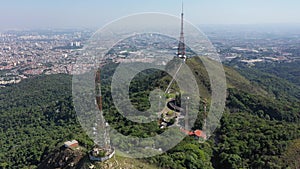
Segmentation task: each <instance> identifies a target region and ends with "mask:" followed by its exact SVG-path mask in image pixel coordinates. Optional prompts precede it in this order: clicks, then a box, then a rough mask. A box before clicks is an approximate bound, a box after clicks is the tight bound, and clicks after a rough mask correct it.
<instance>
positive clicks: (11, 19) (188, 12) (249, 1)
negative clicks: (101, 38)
mask: <svg viewBox="0 0 300 169" xmlns="http://www.w3.org/2000/svg"><path fill="white" fill-rule="evenodd" d="M180 10H181V0H1V2H0V29H2V30H3V29H14V28H19V29H23V28H76V27H80V28H82V27H99V26H102V25H103V24H105V23H107V22H109V21H111V20H114V19H117V18H119V17H122V16H126V15H129V14H133V13H139V12H163V13H169V14H172V15H177V16H179V15H180ZM184 10H185V19H187V20H189V21H190V22H192V23H193V24H196V25H197V24H262V23H300V1H299V0H184Z"/></svg>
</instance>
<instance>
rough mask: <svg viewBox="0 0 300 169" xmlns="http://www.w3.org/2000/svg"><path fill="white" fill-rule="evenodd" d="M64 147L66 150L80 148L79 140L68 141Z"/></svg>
mask: <svg viewBox="0 0 300 169" xmlns="http://www.w3.org/2000/svg"><path fill="white" fill-rule="evenodd" d="M64 146H65V147H66V148H76V147H78V146H79V144H78V141H77V140H72V141H66V142H64Z"/></svg>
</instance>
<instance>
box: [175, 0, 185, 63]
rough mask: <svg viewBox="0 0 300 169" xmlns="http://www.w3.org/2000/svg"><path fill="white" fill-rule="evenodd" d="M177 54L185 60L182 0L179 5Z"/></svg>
mask: <svg viewBox="0 0 300 169" xmlns="http://www.w3.org/2000/svg"><path fill="white" fill-rule="evenodd" d="M177 56H178V57H179V58H183V59H184V61H185V58H186V56H185V43H184V32H183V1H182V6H181V29H180V38H179V44H178V52H177Z"/></svg>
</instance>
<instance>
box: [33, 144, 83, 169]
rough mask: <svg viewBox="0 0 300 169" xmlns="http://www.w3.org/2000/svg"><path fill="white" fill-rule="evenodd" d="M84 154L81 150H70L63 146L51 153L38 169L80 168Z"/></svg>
mask: <svg viewBox="0 0 300 169" xmlns="http://www.w3.org/2000/svg"><path fill="white" fill-rule="evenodd" d="M84 157H85V153H84V152H82V151H81V150H76V149H74V150H72V149H70V148H65V147H64V146H62V147H60V148H59V149H56V150H55V151H53V152H51V153H50V154H49V155H48V156H47V157H46V158H45V159H44V160H43V161H42V162H41V164H40V165H39V166H38V169H53V168H55V169H76V168H80V167H79V166H80V163H81V161H83V160H84Z"/></svg>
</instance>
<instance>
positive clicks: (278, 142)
mask: <svg viewBox="0 0 300 169" xmlns="http://www.w3.org/2000/svg"><path fill="white" fill-rule="evenodd" d="M187 64H188V65H189V66H190V68H191V70H192V71H193V73H194V74H195V76H196V77H197V82H198V84H199V88H201V90H202V91H203V92H205V95H207V96H208V101H209V94H210V85H209V80H208V75H207V72H206V71H205V69H204V67H203V65H201V63H199V62H197V61H195V60H194V59H189V60H188V61H187ZM116 66H117V65H116V64H112V65H107V66H106V67H104V68H103V71H104V73H103V74H104V75H105V76H103V77H102V78H103V84H104V85H103V88H102V90H103V95H104V96H107V97H105V99H104V103H105V104H107V105H104V109H105V110H106V111H109V113H106V115H105V118H106V119H107V121H108V122H110V123H111V127H114V128H115V129H117V130H118V131H120V132H121V133H123V134H125V135H133V136H139V137H148V136H152V135H155V134H157V133H160V132H163V130H161V129H160V128H159V127H157V125H156V123H149V124H146V125H144V124H143V125H141V124H135V123H132V122H130V121H129V120H127V119H125V118H124V117H123V116H120V115H119V113H118V112H117V111H116V110H114V108H112V107H110V106H109V105H110V104H111V101H110V100H109V98H110V97H109V92H110V90H109V89H110V88H109V82H110V78H111V76H110V75H111V74H113V71H114V68H115V67H116ZM105 71H106V72H105ZM225 71H226V77H227V83H228V91H227V92H228V97H227V102H226V110H225V113H224V116H223V118H222V120H221V124H220V126H219V128H218V129H217V131H216V132H215V134H214V135H213V136H212V137H211V138H210V139H209V140H208V141H207V142H205V143H200V142H198V141H197V140H195V139H194V138H193V137H188V136H187V137H186V138H185V139H184V140H183V141H182V142H181V143H180V144H178V145H177V146H176V147H174V148H173V149H171V150H169V151H167V152H166V153H164V154H162V155H159V156H155V157H151V158H146V159H141V160H139V161H142V162H143V163H150V164H151V165H154V166H156V167H157V168H182V169H183V168H263V169H265V168H288V167H290V168H297V167H299V165H300V164H299V153H298V152H299V149H300V147H299V138H300V125H299V121H300V114H299V113H300V104H299V102H300V101H299V95H298V93H299V91H300V90H299V88H298V87H297V86H296V85H294V84H290V82H288V81H284V80H282V79H281V78H280V77H275V76H274V75H270V74H268V73H264V74H261V75H260V73H255V72H253V70H250V69H243V72H242V71H240V72H242V74H243V75H245V76H242V75H241V74H240V73H238V71H236V70H234V69H233V68H230V67H225ZM246 74H249V76H246ZM254 77H255V78H254ZM259 78H260V79H259ZM170 79H171V78H170V77H169V76H168V75H166V74H165V73H163V72H160V71H157V70H149V71H148V72H147V75H143V76H140V77H137V78H136V79H135V80H134V81H133V82H132V84H133V85H132V87H131V88H130V91H131V92H133V93H131V96H130V97H131V98H132V102H133V104H134V105H135V106H136V107H137V108H138V109H140V110H143V109H146V108H147V107H148V106H149V101H148V99H147V97H148V95H149V91H150V90H152V89H153V88H155V87H156V86H157V87H160V88H165V87H166V85H167V83H164V82H165V81H170ZM71 80H72V77H71V76H69V75H64V74H58V75H42V76H38V77H34V78H31V79H27V80H24V81H22V82H21V83H19V84H16V85H12V86H8V87H5V88H1V90H0V126H1V127H0V145H1V147H0V168H36V167H37V166H38V165H39V164H40V163H41V161H43V160H44V159H47V157H48V155H49V154H51V152H52V151H53V150H54V149H55V148H56V147H59V146H61V145H62V144H63V142H64V141H66V140H70V139H76V140H78V141H79V143H80V145H82V146H83V147H85V148H86V149H87V150H88V149H90V148H91V146H93V142H92V140H90V139H89V138H88V137H87V136H86V134H85V133H84V132H83V130H82V128H81V126H80V125H79V123H78V121H77V119H76V113H75V111H74V108H73V105H72V104H73V103H72V96H71ZM143 82H144V83H145V84H143ZM134 83H138V84H139V88H138V89H137V88H135V86H136V85H134ZM148 83H151V85H148ZM274 83H275V84H274ZM147 86H152V87H153V88H147ZM136 100H140V101H141V102H140V103H139V104H136ZM201 111H202V110H200V112H201ZM202 120H203V117H202V116H201V115H199V117H198V119H197V120H196V124H198V125H199V126H201V124H202ZM144 131H147V132H144ZM297 153H298V154H297ZM297 160H298V161H297Z"/></svg>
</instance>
